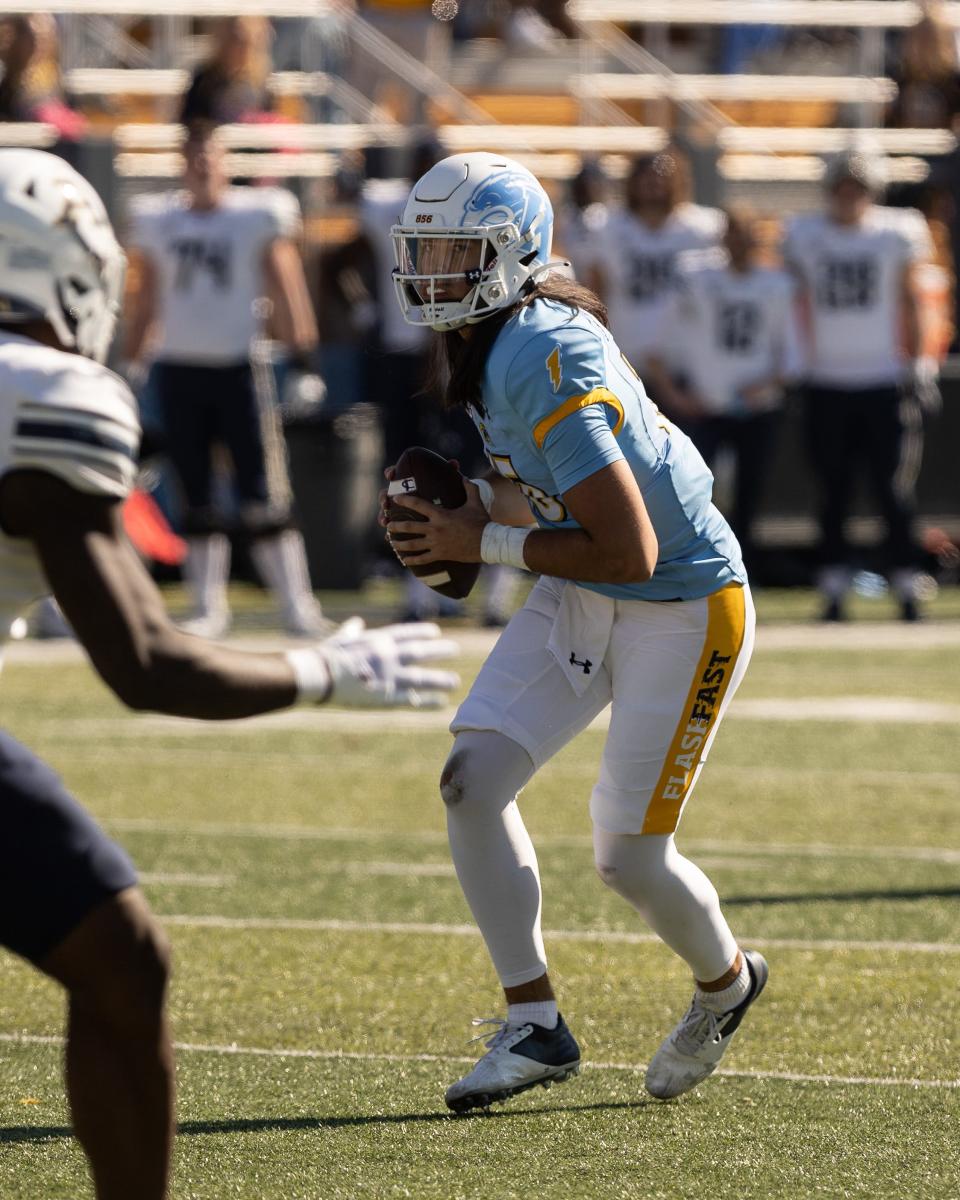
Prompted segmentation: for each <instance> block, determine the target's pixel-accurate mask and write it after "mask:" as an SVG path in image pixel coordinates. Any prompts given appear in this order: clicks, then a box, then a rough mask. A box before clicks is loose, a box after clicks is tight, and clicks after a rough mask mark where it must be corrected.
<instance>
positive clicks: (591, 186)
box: [556, 159, 610, 275]
mask: <svg viewBox="0 0 960 1200" xmlns="http://www.w3.org/2000/svg"><path fill="white" fill-rule="evenodd" d="M609 192H610V180H609V179H608V178H607V176H606V175H605V174H604V172H603V168H602V167H601V166H600V164H599V163H598V162H596V160H594V159H588V160H586V161H585V162H584V164H583V166H582V167H581V168H580V171H579V172H578V173H577V174H576V175H575V176H574V178H573V179H572V180H571V181H570V187H569V191H568V196H567V201H566V203H565V204H562V205H561V206H560V207H559V208H558V209H557V217H556V246H557V250H558V251H559V253H560V254H562V255H564V256H565V257H566V258H569V260H570V262H571V264H572V266H573V269H574V273H575V274H578V275H580V274H581V273H582V271H583V267H584V265H585V264H586V263H587V262H588V256H589V253H590V248H591V247H592V246H593V245H594V243H595V242H596V239H597V238H598V237H600V235H601V232H602V230H603V227H604V225H606V223H607V217H608V216H609V208H608V206H607V199H608V196H609Z"/></svg>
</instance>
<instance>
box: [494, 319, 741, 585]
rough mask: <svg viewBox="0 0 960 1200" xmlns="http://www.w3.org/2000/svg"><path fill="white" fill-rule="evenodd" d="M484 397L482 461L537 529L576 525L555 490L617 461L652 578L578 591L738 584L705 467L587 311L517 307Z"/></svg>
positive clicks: (737, 566)
mask: <svg viewBox="0 0 960 1200" xmlns="http://www.w3.org/2000/svg"><path fill="white" fill-rule="evenodd" d="M483 403H484V408H485V410H486V411H485V412H484V413H483V414H480V413H478V412H476V411H474V410H472V409H471V416H472V417H473V419H474V422H475V424H476V426H477V428H478V430H479V431H480V436H481V437H482V438H483V443H484V448H485V450H486V453H487V457H488V458H489V460H490V462H491V463H492V464H493V466H494V468H495V469H496V470H497V471H498V472H499V473H500V474H501V475H504V476H506V477H507V478H508V479H513V480H515V481H516V482H517V484H518V485H519V486H520V489H521V491H523V493H524V494H525V495H526V497H527V500H528V502H529V504H530V508H531V510H532V512H533V514H534V516H535V517H536V519H537V521H538V522H539V524H540V525H541V526H542V527H543V528H545V529H577V528H579V526H578V524H577V522H576V521H575V520H574V519H573V518H572V517H571V516H570V514H569V513H568V512H567V509H566V506H565V505H564V503H563V499H562V497H563V495H564V493H566V492H568V491H569V490H570V489H571V488H573V487H575V486H576V485H577V484H578V483H581V482H582V481H583V480H584V479H587V478H588V477H589V476H590V475H593V474H594V473H595V472H596V471H599V470H601V469H602V468H603V467H606V466H609V464H610V463H614V462H618V461H619V460H621V459H624V460H625V461H626V462H627V464H628V465H629V467H630V469H631V470H632V471H633V474H634V477H635V479H636V481H637V484H638V485H639V487H640V492H641V494H642V496H643V500H644V503H645V504H646V507H647V512H648V513H649V515H650V520H651V522H652V523H653V528H654V530H655V532H656V535H657V541H658V543H659V546H660V553H659V557H658V559H657V566H656V570H655V571H654V573H653V577H652V579H650V580H648V581H647V582H646V583H629V584H613V583H582V584H581V585H580V586H581V587H584V588H588V589H589V590H590V591H594V592H600V593H601V594H603V595H605V596H612V597H614V598H616V599H621V600H678V599H680V600H695V599H699V598H700V597H701V596H708V595H710V594H711V593H713V592H716V591H718V590H719V589H720V588H722V587H724V586H725V585H726V584H729V583H735V582H740V583H745V582H746V578H747V577H746V572H745V571H744V568H743V561H742V559H741V555H740V547H739V545H738V543H737V539H736V538H735V537H734V535H733V531H732V530H731V528H730V526H729V525H728V524H727V522H726V521H725V520H724V518H723V516H722V515H721V514H720V512H719V511H718V510H717V509H716V508H715V507H714V506H713V504H712V503H711V500H710V496H711V492H712V490H713V476H712V474H711V473H710V470H709V468H708V467H707V465H706V463H705V462H704V461H703V459H702V458H701V457H700V454H699V453H698V451H697V450H696V448H695V447H694V445H693V443H692V442H691V441H690V439H689V438H688V437H687V435H686V434H685V433H683V432H682V431H681V430H679V429H677V427H676V426H675V425H672V424H671V423H670V422H669V421H667V420H666V418H665V417H664V416H663V415H662V414H661V413H660V412H659V411H658V409H657V408H656V406H655V405H654V404H653V402H652V401H651V400H650V399H649V397H648V396H647V394H646V392H645V391H644V389H643V384H642V383H641V382H640V380H639V378H638V377H637V375H636V372H635V371H634V370H633V368H632V367H631V366H630V364H629V363H628V362H627V361H626V359H625V358H624V357H623V355H622V354H621V353H620V350H619V348H618V347H617V344H616V342H614V340H613V337H612V335H611V334H610V332H609V330H607V329H605V328H604V327H603V326H602V325H601V324H600V323H599V322H598V321H596V320H595V319H594V318H593V317H591V316H590V315H589V314H587V313H585V312H583V311H580V312H574V311H573V310H572V309H571V308H570V307H569V306H568V305H565V304H559V303H557V302H555V301H552V300H543V299H541V300H536V301H534V303H533V304H530V305H527V306H526V307H525V308H522V309H521V310H520V312H519V313H518V314H517V315H516V316H515V317H514V318H513V319H512V320H510V321H509V322H508V323H507V324H506V325H505V326H504V327H503V329H502V330H501V331H500V333H499V335H498V336H497V340H496V341H495V342H494V345H493V348H492V350H491V351H490V354H489V357H488V359H487V365H486V370H485V374H484V381H483ZM578 582H579V581H578Z"/></svg>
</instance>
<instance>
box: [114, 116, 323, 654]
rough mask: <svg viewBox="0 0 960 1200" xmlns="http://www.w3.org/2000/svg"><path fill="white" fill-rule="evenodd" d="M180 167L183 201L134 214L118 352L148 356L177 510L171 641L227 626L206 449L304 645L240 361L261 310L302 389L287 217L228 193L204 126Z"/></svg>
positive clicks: (274, 430) (146, 201) (279, 505)
mask: <svg viewBox="0 0 960 1200" xmlns="http://www.w3.org/2000/svg"><path fill="white" fill-rule="evenodd" d="M184 158H185V166H184V176H183V182H184V185H185V191H184V192H182V193H168V194H165V195H148V196H143V197H140V201H141V203H140V205H139V207H138V209H137V211H136V212H135V214H134V221H133V230H132V239H131V240H132V243H133V247H134V249H135V250H136V251H137V261H138V266H139V270H140V287H139V290H138V291H137V292H136V293H135V295H134V303H133V304H132V305H131V307H130V312H129V315H128V325H127V337H126V346H125V352H126V355H127V357H128V359H129V360H130V361H131V362H132V363H135V364H136V363H143V361H144V360H145V359H146V358H147V356H148V355H149V354H150V353H151V351H152V353H153V355H154V359H155V365H154V369H153V372H152V380H153V383H154V385H155V387H156V392H157V396H158V400H159V405H160V409H161V413H162V418H163V426H164V434H165V438H166V449H167V453H168V454H169V456H170V459H171V461H172V463H173V466H174V468H175V470H176V472H177V475H178V476H179V480H180V484H181V487H182V490H183V493H184V497H185V503H186V512H185V516H184V520H183V532H184V534H185V536H186V540H187V547H188V549H187V560H186V563H185V574H186V578H187V581H188V583H189V585H190V588H191V590H192V593H193V599H194V603H195V611H194V615H193V617H192V619H191V621H190V622H188V623H187V625H186V626H185V628H188V629H189V631H190V632H192V633H198V634H200V635H201V636H206V637H219V636H220V635H222V634H223V633H224V632H225V630H226V629H227V627H228V626H229V621H230V614H229V611H228V608H227V596H226V584H227V580H228V578H229V558H230V543H229V541H228V540H227V537H226V533H227V527H226V519H225V517H224V514H223V512H222V511H221V509H220V507H219V506H218V505H217V503H216V502H215V487H216V483H217V480H216V478H215V473H214V469H213V453H214V450H215V449H217V450H220V451H226V452H227V453H228V455H229V459H230V464H231V467H232V470H233V477H234V485H235V488H236V492H237V494H238V496H239V513H238V525H239V528H238V529H237V531H236V532H238V533H239V534H241V535H243V536H244V537H245V538H246V539H247V541H248V543H249V549H250V556H251V558H252V559H253V562H254V565H255V566H256V568H257V571H258V572H259V574H260V575H261V577H262V578H263V580H264V583H265V584H266V585H267V586H268V587H269V588H270V590H271V591H272V592H273V593H274V595H275V596H276V598H277V600H278V601H279V604H280V607H281V617H282V620H283V623H284V626H285V627H286V629H287V631H288V632H289V633H291V634H294V635H297V636H316V635H317V633H318V632H320V631H321V629H322V621H321V617H320V610H319V606H318V605H317V604H316V601H315V600H314V597H313V594H312V592H311V591H310V583H309V577H308V574H307V565H306V556H305V553H304V547H303V540H302V537H301V535H300V533H299V531H297V530H296V529H295V528H294V527H293V523H292V516H291V509H290V501H291V497H290V486H289V481H288V479H287V473H286V465H285V460H284V453H283V442H282V437H281V432H280V429H279V421H278V418H277V413H276V409H275V406H273V405H272V399H273V397H272V395H271V394H270V393H271V377H270V376H269V373H268V371H267V369H266V366H265V364H263V363H262V362H260V361H259V360H257V359H256V358H255V357H254V355H253V342H254V340H255V339H256V338H257V337H258V335H259V334H260V332H261V325H262V319H263V315H264V310H265V305H264V300H265V299H269V301H270V302H271V303H272V306H273V323H274V325H275V326H276V329H277V333H278V336H279V338H280V340H281V341H282V342H283V343H284V344H285V345H286V346H287V347H288V349H289V352H290V354H291V358H292V360H293V362H295V363H297V364H299V365H300V366H301V367H302V368H303V369H304V374H303V375H302V376H301V378H300V382H302V383H308V382H309V381H310V379H311V377H310V376H309V374H307V369H308V367H309V362H310V358H311V355H312V352H313V350H314V347H315V345H316V340H317V339H316V326H315V324H314V317H313V310H312V308H311V306H310V300H309V295H308V293H307V288H306V283H305V280H304V277H303V269H302V266H301V263H300V256H299V252H298V249H297V246H296V243H295V241H294V239H295V238H297V237H298V236H299V233H300V213H299V209H298V206H297V202H296V200H295V199H294V197H293V196H292V195H291V194H290V193H289V192H287V191H284V190H282V189H279V188H271V189H266V188H231V187H229V186H228V180H227V175H226V170H225V157H224V153H223V149H222V147H221V145H220V142H219V140H218V139H217V137H216V135H215V132H214V130H213V127H212V126H210V125H205V124H197V125H194V126H192V127H191V129H190V131H189V136H188V138H187V142H186V144H185V147H184ZM128 374H142V368H141V370H140V371H136V370H135V369H134V368H130V369H129V370H128ZM313 381H314V382H315V383H316V382H317V381H316V379H315V377H313ZM296 383H297V381H296V380H293V381H291V383H290V385H289V387H288V389H287V390H288V392H289V396H287V395H285V397H284V400H285V402H289V403H290V405H291V407H292V406H293V402H294V400H298V399H300V397H299V396H297V395H296V394H295V393H296V391H297V388H296V386H295V385H296Z"/></svg>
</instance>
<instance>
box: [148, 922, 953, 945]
mask: <svg viewBox="0 0 960 1200" xmlns="http://www.w3.org/2000/svg"><path fill="white" fill-rule="evenodd" d="M157 917H158V919H159V920H161V921H162V922H164V924H166V925H179V926H183V927H186V928H191V929H234V930H250V929H276V930H285V931H288V932H299V933H360V934H370V933H395V934H401V935H411V934H412V935H418V936H423V935H425V936H432V937H479V936H480V934H479V930H478V929H477V927H476V926H475V925H448V924H431V923H430V922H427V921H343V920H339V919H337V918H332V917H331V918H316V919H311V918H308V917H224V916H218V915H194V914H192V913H158V914H157ZM544 937H545V938H546V939H547V941H554V942H610V943H617V944H620V945H627V946H643V945H649V944H653V943H658V942H659V941H660V939H659V938H658V937H657V935H656V934H654V933H635V932H633V931H632V930H623V929H545V930H544ZM741 941H743V942H744V943H745V944H749V945H751V946H763V947H770V948H771V949H774V950H823V951H826V950H858V951H859V950H865V951H870V952H874V953H892V954H960V943H956V942H898V941H867V940H860V939H846V938H764V937H751V936H748V935H746V934H745V935H743V937H742V938H741Z"/></svg>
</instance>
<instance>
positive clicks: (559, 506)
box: [487, 454, 570, 525]
mask: <svg viewBox="0 0 960 1200" xmlns="http://www.w3.org/2000/svg"><path fill="white" fill-rule="evenodd" d="M487 457H488V458H489V459H490V462H491V463H492V464H493V466H494V468H495V469H496V470H497V471H499V473H500V474H501V475H502V476H503V477H504V479H512V480H513V482H514V483H515V484H516V485H517V487H518V488H519V489H520V491H521V492H523V494H524V496H525V497H526V499H527V503H528V504H529V505H530V508H531V509H532V510H533V514H534V516H536V515H537V514H538V513H539V515H540V516H541V517H543V519H544V520H545V521H549V522H550V523H551V524H554V525H559V524H560V523H561V522H562V521H568V520H569V519H570V517H569V514H568V513H567V509H566V505H565V504H564V503H563V501H562V500H561V499H560V497H559V496H551V495H550V494H549V493H548V492H545V491H544V490H543V489H542V488H538V487H534V486H533V484H532V483H524V481H523V480H522V479H521V478H520V476H519V475H518V474H517V472H516V470H515V468H514V465H513V460H512V459H511V457H510V455H509V454H489V455H488V456H487Z"/></svg>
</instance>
